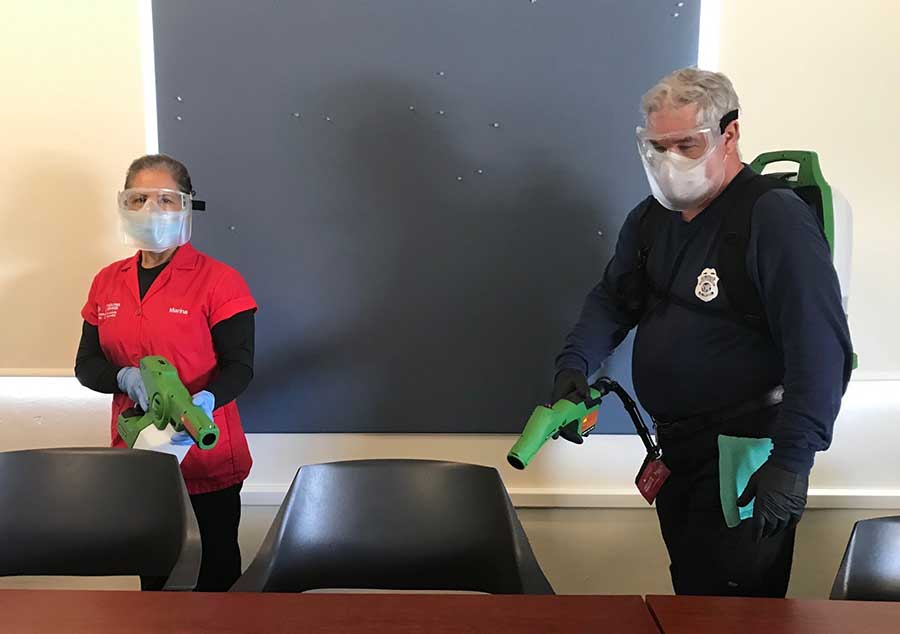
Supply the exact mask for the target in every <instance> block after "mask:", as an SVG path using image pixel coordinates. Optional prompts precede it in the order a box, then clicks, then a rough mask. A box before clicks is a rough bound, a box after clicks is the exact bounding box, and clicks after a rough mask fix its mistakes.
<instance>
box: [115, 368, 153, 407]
mask: <svg viewBox="0 0 900 634" xmlns="http://www.w3.org/2000/svg"><path fill="white" fill-rule="evenodd" d="M116 383H118V384H119V389H120V390H122V391H123V392H124V393H125V394H127V395H128V398H130V399H131V400H132V401H134V403H135V405H137V406H138V407H140V408H141V409H142V410H144V411H145V412H146V411H147V388H146V386H144V379H142V378H141V371H140V369H139V368H122V369H121V370H119V372H118V374H116Z"/></svg>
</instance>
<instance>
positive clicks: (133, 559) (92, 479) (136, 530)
mask: <svg viewBox="0 0 900 634" xmlns="http://www.w3.org/2000/svg"><path fill="white" fill-rule="evenodd" d="M0 543H2V544H3V547H2V548H0V576H12V575H41V576H44V575H47V576H51V575H77V576H97V575H103V576H106V575H147V576H154V577H163V578H166V577H168V581H167V583H166V586H165V589H170V590H190V589H192V588H193V587H194V585H195V584H196V581H197V573H198V572H199V566H200V533H199V530H198V528H197V520H196V518H195V517H194V512H193V509H192V508H191V505H190V499H189V498H188V495H187V491H186V490H185V487H184V481H183V479H182V477H181V470H180V469H179V466H178V461H177V460H176V459H175V457H174V456H170V455H166V454H162V453H157V452H152V451H136V450H129V449H106V448H84V449H37V450H29V451H11V452H5V453H0Z"/></svg>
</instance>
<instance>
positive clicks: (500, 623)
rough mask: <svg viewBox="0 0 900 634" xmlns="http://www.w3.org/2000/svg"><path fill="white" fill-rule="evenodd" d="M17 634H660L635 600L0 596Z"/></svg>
mask: <svg viewBox="0 0 900 634" xmlns="http://www.w3.org/2000/svg"><path fill="white" fill-rule="evenodd" d="M0 631H3V632H15V633H16V634H32V633H38V632H39V633H41V634H44V633H51V632H52V633H53V634H59V633H63V632H64V633H66V634H81V633H85V634H86V633H88V632H89V633H90V634H98V633H99V634H104V633H106V632H110V633H111V632H115V633H116V634H119V633H122V632H125V633H128V634H143V633H144V632H154V633H159V632H164V633H165V634H178V633H182V632H183V633H185V634H187V633H190V634H204V633H206V632H210V633H211V632H216V633H217V634H231V633H235V634H236V633H238V632H241V633H244V632H266V633H272V634H277V633H280V632H292V633H293V632H297V633H303V634H307V633H308V634H317V633H319V632H325V633H328V634H342V633H344V632H347V633H349V632H354V633H356V632H391V633H392V634H394V633H395V634H406V633H410V632H417V633H418V632H421V633H422V634H425V633H427V634H440V633H445V632H453V633H461V632H466V633H469V632H487V633H490V634H503V633H506V632H509V633H510V634H512V633H515V634H528V633H530V632H534V633H536V634H537V633H540V634H549V633H551V632H560V633H564V634H580V633H581V632H594V633H597V634H601V633H604V632H609V633H610V634H612V633H615V634H632V633H633V634H659V630H658V629H657V628H656V625H655V624H654V622H653V618H652V617H651V616H650V613H649V612H648V611H647V608H646V606H645V605H644V602H643V600H642V599H641V598H640V597H636V596H635V597H632V596H616V597H598V596H500V595H421V594H250V593H246V594H244V593H229V594H206V593H174V592H143V593H142V592H130V591H77V590H0Z"/></svg>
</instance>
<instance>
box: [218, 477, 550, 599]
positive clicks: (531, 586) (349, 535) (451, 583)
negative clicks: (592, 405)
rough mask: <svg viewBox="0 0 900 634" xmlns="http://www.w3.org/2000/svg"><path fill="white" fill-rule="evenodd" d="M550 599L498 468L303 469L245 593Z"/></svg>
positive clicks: (238, 587) (244, 582) (245, 580)
mask: <svg viewBox="0 0 900 634" xmlns="http://www.w3.org/2000/svg"><path fill="white" fill-rule="evenodd" d="M322 588H365V589H392V590H461V591H476V592H488V593H493V594H522V593H524V594H552V592H553V589H552V588H551V587H550V584H549V583H548V582H547V579H546V577H544V574H543V572H541V569H540V566H539V565H538V563H537V560H536V559H535V557H534V553H533V552H532V550H531V546H530V545H529V544H528V540H527V538H526V537H525V532H524V531H523V530H522V526H521V524H520V523H519V520H518V517H517V516H516V512H515V509H514V508H513V506H512V503H511V502H510V500H509V496H508V495H507V493H506V489H505V487H504V486H503V482H502V480H501V479H500V474H499V473H498V472H497V470H496V469H493V468H490V467H481V466H476V465H467V464H458V463H452V462H435V461H428V460H360V461H349V462H336V463H329V464H319V465H311V466H305V467H303V468H301V469H300V470H299V471H298V472H297V475H296V476H295V478H294V482H293V484H292V485H291V488H290V491H288V494H287V497H286V498H285V500H284V502H283V503H282V505H281V508H280V509H279V511H278V514H277V516H276V517H275V520H274V521H273V523H272V527H271V528H270V529H269V533H268V535H267V536H266V539H265V541H264V542H263V545H262V547H261V548H260V551H259V553H258V554H257V556H256V558H255V560H254V561H253V563H252V564H251V565H250V567H249V568H248V569H247V571H246V572H245V573H244V575H243V576H242V577H241V579H239V580H238V582H237V583H236V584H235V585H234V587H232V591H238V592H259V591H264V592H303V591H306V590H313V589H322Z"/></svg>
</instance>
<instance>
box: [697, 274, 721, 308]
mask: <svg viewBox="0 0 900 634" xmlns="http://www.w3.org/2000/svg"><path fill="white" fill-rule="evenodd" d="M694 295H696V296H697V299H699V300H700V301H704V302H711V301H712V300H714V299H715V298H716V297H718V296H719V276H718V275H717V274H716V270H715V269H703V272H702V273H700V275H698V276H697V288H695V289H694Z"/></svg>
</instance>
